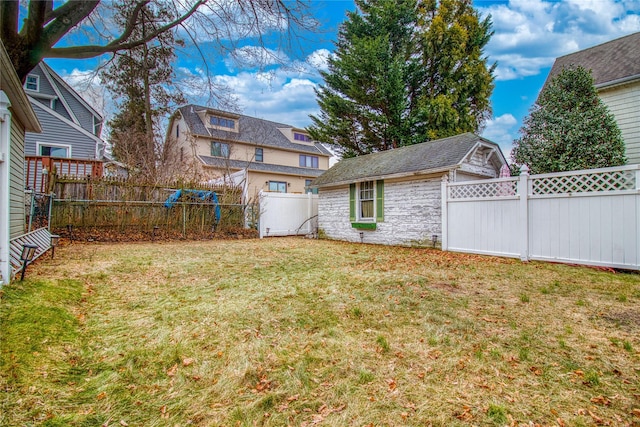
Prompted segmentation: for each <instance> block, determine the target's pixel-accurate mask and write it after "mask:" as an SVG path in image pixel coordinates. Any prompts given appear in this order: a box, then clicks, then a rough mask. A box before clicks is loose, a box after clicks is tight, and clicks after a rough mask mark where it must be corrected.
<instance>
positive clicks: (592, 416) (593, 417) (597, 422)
mask: <svg viewBox="0 0 640 427" xmlns="http://www.w3.org/2000/svg"><path fill="white" fill-rule="evenodd" d="M588 412H589V416H590V417H591V419H593V422H595V423H596V424H604V420H603V419H602V418H600V417H599V416H597V415H596V414H594V413H593V412H591V411H588Z"/></svg>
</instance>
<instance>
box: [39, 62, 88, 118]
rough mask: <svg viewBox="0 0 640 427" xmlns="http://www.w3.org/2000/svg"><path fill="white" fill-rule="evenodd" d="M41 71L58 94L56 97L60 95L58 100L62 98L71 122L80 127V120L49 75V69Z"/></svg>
mask: <svg viewBox="0 0 640 427" xmlns="http://www.w3.org/2000/svg"><path fill="white" fill-rule="evenodd" d="M40 69H41V70H42V73H43V74H44V76H45V77H46V78H47V80H48V81H49V84H50V85H51V88H52V89H53V91H54V92H55V93H56V95H58V98H60V102H62V105H63V106H64V108H65V109H66V110H67V113H69V116H70V117H71V120H72V121H73V122H74V123H75V124H77V125H80V120H78V118H77V117H76V114H75V113H74V112H73V110H72V109H71V107H70V106H69V104H68V103H67V100H66V99H65V98H64V96H62V92H60V89H58V86H57V85H56V84H54V83H53V80H52V76H51V73H49V71H48V70H47V69H45V67H40Z"/></svg>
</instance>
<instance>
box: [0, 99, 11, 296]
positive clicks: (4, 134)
mask: <svg viewBox="0 0 640 427" xmlns="http://www.w3.org/2000/svg"><path fill="white" fill-rule="evenodd" d="M10 105H11V104H10V102H9V98H8V97H7V95H6V94H5V93H4V92H3V91H1V90H0V286H1V285H2V284H8V283H9V282H10V280H11V261H10V250H9V247H10V246H9V241H10V237H9V210H10V209H9V200H10V195H9V193H10V181H9V177H10V176H11V174H10V166H11V151H10V142H9V141H10V139H11V112H10V111H9V106H10Z"/></svg>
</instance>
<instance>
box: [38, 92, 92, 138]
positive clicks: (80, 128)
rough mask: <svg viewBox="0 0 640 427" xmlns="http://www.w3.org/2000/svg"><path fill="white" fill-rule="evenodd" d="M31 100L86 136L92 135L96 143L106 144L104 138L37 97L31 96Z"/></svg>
mask: <svg viewBox="0 0 640 427" xmlns="http://www.w3.org/2000/svg"><path fill="white" fill-rule="evenodd" d="M29 101H31V103H32V105H34V106H35V107H37V108H40V109H42V110H43V111H44V112H45V113H48V114H50V115H52V116H53V117H55V118H56V119H58V120H61V121H62V122H63V123H65V124H67V125H69V126H71V127H72V128H73V129H75V130H77V131H78V132H81V133H83V134H85V135H86V136H88V137H90V138H91V139H93V140H94V141H95V142H96V143H101V144H104V141H103V140H102V138H100V137H98V136H95V135H94V134H92V133H91V132H89V131H88V130H86V129H85V128H83V127H82V126H80V125H79V124H77V123H74V122H72V121H71V120H69V119H67V118H66V117H64V116H62V115H60V113H57V112H55V111H54V110H52V109H51V108H48V107H47V106H46V105H42V104H40V103H39V102H37V101H36V100H35V99H33V98H32V97H30V96H29ZM34 103H35V104H34Z"/></svg>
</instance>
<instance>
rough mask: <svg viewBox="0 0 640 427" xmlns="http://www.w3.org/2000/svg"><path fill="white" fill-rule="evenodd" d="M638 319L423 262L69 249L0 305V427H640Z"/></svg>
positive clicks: (501, 273) (238, 249)
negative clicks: (519, 426)
mask: <svg viewBox="0 0 640 427" xmlns="http://www.w3.org/2000/svg"><path fill="white" fill-rule="evenodd" d="M639 302H640V276H638V275H637V274H629V273H613V272H608V271H603V270H598V269H592V268H585V267H573V266H565V265H555V264H547V263H537V262H531V263H521V262H520V261H517V260H510V259H499V258H492V257H480V256H473V255H463V254H454V253H443V252H440V251H437V250H430V249H412V248H398V247H384V246H372V245H361V244H348V243H341V242H331V241H322V240H320V241H317V240H305V239H294V238H272V239H265V240H262V241H260V240H238V241H229V240H227V241H209V242H180V243H155V244H153V243H148V244H116V245H103V244H78V243H74V244H71V245H64V246H60V247H59V248H58V250H57V251H56V253H55V259H53V260H51V259H50V258H49V257H48V256H45V257H43V259H41V260H39V261H38V262H37V263H35V264H34V265H32V266H30V267H29V269H28V270H27V277H26V279H25V281H24V282H22V283H21V282H14V283H13V284H11V285H9V286H5V287H4V288H2V299H1V305H0V322H1V323H0V333H1V335H2V343H1V347H2V354H1V356H2V357H1V360H0V363H1V365H0V367H1V378H0V383H1V385H2V391H3V399H2V401H3V407H2V411H1V414H0V425H7V426H32V425H33V426H36V425H37V426H102V425H104V426H127V425H128V426H186V425H195V426H236V425H239V426H254V425H260V426H261V425H265V426H287V425H290V426H311V425H322V426H429V425H433V426H455V425H460V426H462V425H464V426H467V425H478V426H504V425H526V426H529V425H537V424H540V425H566V426H591V425H614V426H624V425H632V426H637V425H640V308H639V306H640V305H639ZM530 422H531V423H533V424H530Z"/></svg>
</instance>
